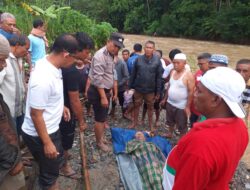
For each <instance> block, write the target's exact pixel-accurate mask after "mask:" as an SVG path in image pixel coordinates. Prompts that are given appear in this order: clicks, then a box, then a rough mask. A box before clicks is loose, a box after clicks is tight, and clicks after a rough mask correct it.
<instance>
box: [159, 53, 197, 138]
mask: <svg viewBox="0 0 250 190" xmlns="http://www.w3.org/2000/svg"><path fill="white" fill-rule="evenodd" d="M186 59H187V58H186V55H185V54H183V53H178V54H176V55H175V56H174V60H173V65H174V70H173V71H172V72H171V74H170V80H169V86H168V89H167V93H166V96H165V97H164V99H163V101H162V104H165V103H166V101H167V105H166V125H167V126H168V127H169V130H168V132H167V134H166V137H168V138H172V135H173V131H174V126H175V124H176V125H177V127H178V130H179V132H180V134H181V136H183V135H184V134H186V132H187V128H188V127H187V118H189V117H190V115H191V112H190V106H191V102H192V97H193V92H194V86H195V81H194V76H193V74H192V73H191V71H190V70H187V69H186V68H185V65H186Z"/></svg>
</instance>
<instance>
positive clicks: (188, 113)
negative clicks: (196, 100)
mask: <svg viewBox="0 0 250 190" xmlns="http://www.w3.org/2000/svg"><path fill="white" fill-rule="evenodd" d="M184 111H185V113H186V115H187V117H188V118H189V117H190V116H191V111H190V108H189V107H185V109H184Z"/></svg>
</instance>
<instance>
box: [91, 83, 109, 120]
mask: <svg viewBox="0 0 250 190" xmlns="http://www.w3.org/2000/svg"><path fill="white" fill-rule="evenodd" d="M104 90H105V94H106V97H107V99H108V102H109V101H110V97H111V95H110V90H108V89H104ZM88 100H89V102H90V103H91V104H92V105H93V110H94V115H95V121H96V122H100V123H103V122H105V121H106V120H107V117H108V108H104V107H103V106H102V105H101V98H100V95H99V92H98V91H97V88H96V87H94V86H93V85H91V86H90V87H89V90H88Z"/></svg>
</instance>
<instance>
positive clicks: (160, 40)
mask: <svg viewBox="0 0 250 190" xmlns="http://www.w3.org/2000/svg"><path fill="white" fill-rule="evenodd" d="M124 37H125V41H124V43H125V48H127V49H129V50H130V51H131V52H132V51H133V45H134V44H135V43H141V44H144V43H145V42H146V41H147V40H152V41H154V42H155V43H156V49H161V50H162V51H163V57H166V58H168V53H169V52H170V50H171V49H174V48H178V49H180V50H182V52H183V53H185V54H186V55H187V57H188V64H189V65H190V67H191V68H192V71H195V70H197V68H198V67H197V65H196V57H197V55H199V54H200V53H204V52H208V53H211V54H224V55H227V56H228V58H229V66H230V67H232V68H235V64H236V62H237V61H238V60H240V59H242V58H247V59H250V46H244V45H235V44H226V43H219V42H208V41H198V40H189V39H182V38H166V37H153V36H143V35H128V34H124Z"/></svg>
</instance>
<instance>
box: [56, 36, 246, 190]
mask: <svg viewBox="0 0 250 190" xmlns="http://www.w3.org/2000/svg"><path fill="white" fill-rule="evenodd" d="M124 36H125V46H126V48H128V49H129V50H131V51H132V48H133V44H134V43H142V44H144V43H145V42H146V41H147V40H153V41H155V42H156V47H157V49H161V50H162V51H163V55H164V57H168V53H169V51H170V50H171V49H173V48H179V49H181V50H182V51H183V52H184V53H186V54H187V57H188V63H189V64H190V66H191V68H192V69H193V71H195V69H197V66H196V56H197V55H198V54H199V53H202V52H210V53H220V54H225V55H227V56H228V57H229V62H230V66H231V67H234V66H235V63H236V62H237V60H239V59H241V58H250V54H249V52H250V46H242V45H231V44H223V43H216V42H205V41H195V40H188V39H176V38H161V37H150V36H139V35H124ZM117 108H118V107H117ZM160 122H161V127H160V129H159V134H162V133H164V132H165V129H164V127H163V126H164V122H165V115H164V112H162V113H161V118H160ZM87 123H88V129H87V130H86V131H85V133H84V134H85V135H84V136H85V145H86V148H87V159H88V161H87V162H88V169H89V174H90V181H91V189H93V190H122V189H123V185H122V183H121V182H120V178H119V171H118V169H117V163H116V159H115V155H114V154H113V153H112V152H109V153H103V152H102V151H99V150H98V149H97V148H96V143H95V136H94V132H93V119H92V118H91V117H89V118H87ZM129 124H130V122H129V121H128V120H125V119H123V118H122V117H121V112H120V109H117V112H116V119H110V120H109V125H110V126H112V127H123V128H126V127H127V126H128V125H129ZM139 129H140V130H149V129H148V128H147V125H145V126H140V127H139ZM78 134H79V132H78V131H77V132H76V138H75V141H74V146H73V149H72V151H71V152H72V155H73V159H72V160H71V161H70V162H71V164H72V166H73V169H74V170H75V171H77V173H78V174H79V175H81V173H82V167H81V157H80V139H79V135H78ZM106 138H107V139H108V140H110V139H111V134H110V130H106ZM171 142H172V144H175V143H176V139H173V140H172V141H171ZM110 147H112V145H110ZM59 184H60V188H61V189H62V190H83V189H84V181H83V180H82V179H78V180H75V179H71V178H68V177H64V176H60V177H59ZM248 186H250V172H249V171H247V170H246V167H245V165H244V163H242V162H241V163H240V164H239V167H238V169H237V171H236V174H235V177H234V179H233V182H232V184H231V186H230V189H231V190H245V189H248ZM249 189H250V188H249Z"/></svg>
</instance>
